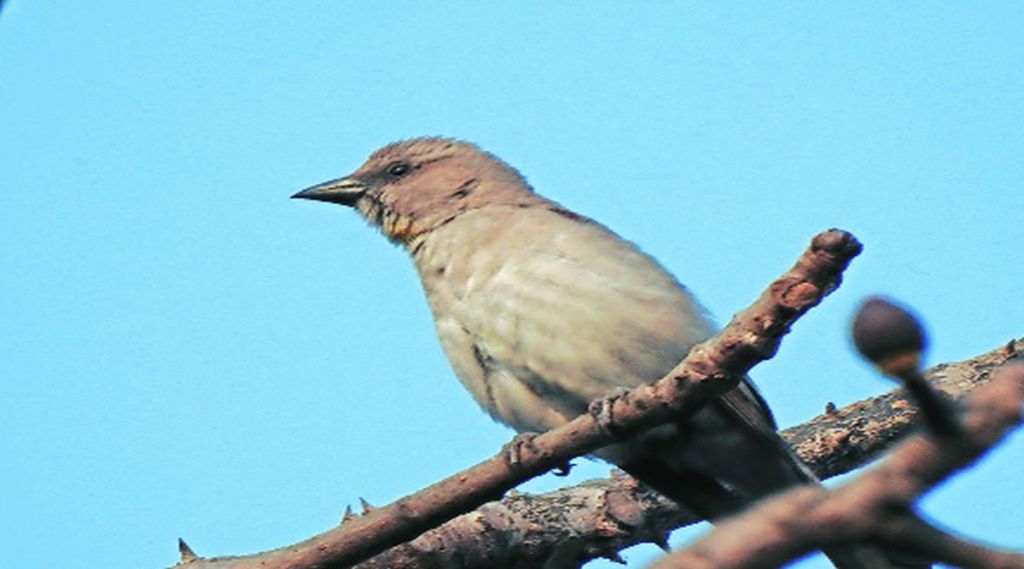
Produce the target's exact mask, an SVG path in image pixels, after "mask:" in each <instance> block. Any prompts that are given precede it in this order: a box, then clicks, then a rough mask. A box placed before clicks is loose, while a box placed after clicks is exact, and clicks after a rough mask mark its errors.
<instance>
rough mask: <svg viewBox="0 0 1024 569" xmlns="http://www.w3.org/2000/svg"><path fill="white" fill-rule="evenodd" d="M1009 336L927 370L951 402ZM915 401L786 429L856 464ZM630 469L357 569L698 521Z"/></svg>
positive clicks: (575, 547) (481, 518) (515, 550)
mask: <svg viewBox="0 0 1024 569" xmlns="http://www.w3.org/2000/svg"><path fill="white" fill-rule="evenodd" d="M1019 343H1020V345H1024V339H1022V340H1021V341H1019V342H1015V341H1011V342H1009V343H1007V344H1005V345H1003V346H1001V347H999V348H997V349H995V350H992V351H991V352H988V353H985V354H982V355H980V356H977V357H974V358H971V359H969V360H964V361H961V362H955V363H946V364H940V365H937V366H935V367H934V368H932V369H930V370H928V371H927V372H926V374H925V375H926V376H927V377H928V379H929V382H930V384H931V385H932V386H933V387H935V388H936V389H938V390H940V391H942V392H943V393H944V394H945V395H947V396H949V397H951V398H952V399H955V400H960V399H963V398H965V397H966V396H968V395H969V394H971V393H973V392H974V390H975V389H977V388H978V387H980V386H982V385H986V384H987V383H988V382H989V380H990V379H991V376H992V374H993V371H994V370H996V369H998V368H999V367H1001V366H1003V365H1005V364H1007V363H1008V362H1013V361H1018V360H1021V359H1022V358H1024V352H1020V351H1018V348H1017V346H1018V344H1019ZM916 414H917V411H916V408H915V407H914V406H913V405H911V404H910V403H909V401H908V400H907V398H906V394H905V392H904V391H903V390H902V389H895V390H893V391H891V392H889V393H886V394H883V395H880V396H877V397H873V398H871V399H867V400H864V401H861V402H857V403H854V404H851V405H849V406H847V407H844V408H842V409H839V410H837V411H832V412H829V413H826V414H824V415H821V416H819V417H817V418H815V419H813V420H811V421H809V422H807V423H804V424H802V425H798V426H795V427H792V428H790V429H787V430H785V431H783V433H782V435H783V437H785V438H786V439H787V441H789V443H790V444H791V445H793V446H794V448H795V449H796V450H797V452H798V454H799V455H800V457H801V458H802V459H803V460H804V461H805V462H807V463H808V464H810V465H812V467H813V468H814V470H815V471H816V472H817V474H818V475H819V476H821V477H823V478H824V477H831V476H834V475H838V474H842V473H844V472H847V471H850V470H853V469H855V468H857V467H858V466H860V465H862V464H864V463H865V462H867V461H869V460H871V459H872V458H874V457H875V456H877V455H878V454H879V453H881V452H883V451H884V450H886V449H888V448H889V447H890V446H892V444H893V442H894V441H896V440H897V439H898V438H899V437H901V436H902V435H905V434H906V433H907V432H909V431H910V430H911V429H913V428H914V420H915V417H916ZM699 519H700V518H698V517H697V516H695V515H693V514H691V513H689V512H687V511H685V510H683V509H682V508H680V507H679V505H678V504H676V503H675V502H672V501H671V500H668V499H666V498H663V497H662V496H660V495H659V494H657V493H656V492H654V491H652V490H648V489H646V488H645V487H644V486H642V485H640V484H639V483H638V482H636V481H635V480H634V479H632V478H630V477H629V476H626V475H623V474H620V475H618V476H615V475H613V476H612V477H611V478H610V479H602V480H591V481H588V482H584V483H583V484H579V485H577V486H573V487H569V488H562V489H560V490H557V491H554V492H548V493H545V494H539V495H529V494H515V495H510V496H508V497H506V498H504V499H503V500H501V501H500V502H492V503H489V504H486V505H484V506H482V507H481V508H479V509H477V510H476V511H474V512H471V513H469V514H466V515H463V516H459V517H458V518H455V519H454V520H452V521H450V522H448V523H446V524H444V525H443V526H441V527H440V528H438V529H435V530H431V531H429V532H427V533H426V534H424V535H422V536H421V537H419V538H417V539H416V540H414V541H413V542H411V543H409V544H404V545H401V546H398V547H394V548H392V549H390V550H388V551H387V552H385V553H383V554H381V555H378V556H377V557H374V558H373V559H371V560H369V561H367V562H365V563H361V564H360V565H359V568H360V569H392V568H393V569H404V568H408V569H412V568H417V567H450V566H459V567H461V568H462V569H487V568H490V567H503V568H506V569H532V568H535V567H540V566H542V565H543V564H544V562H545V560H547V559H550V558H552V557H553V556H557V555H569V554H572V555H576V556H577V557H576V558H575V559H576V560H577V562H578V563H581V562H583V561H586V560H588V559H592V558H595V557H601V556H603V555H606V554H607V553H608V552H611V551H618V550H621V549H624V548H626V547H629V546H631V545H636V544H638V543H646V542H652V543H659V542H661V543H664V539H665V535H666V534H667V533H668V532H669V531H671V530H672V529H675V528H678V527H681V526H683V525H687V524H690V523H693V522H695V521H699Z"/></svg>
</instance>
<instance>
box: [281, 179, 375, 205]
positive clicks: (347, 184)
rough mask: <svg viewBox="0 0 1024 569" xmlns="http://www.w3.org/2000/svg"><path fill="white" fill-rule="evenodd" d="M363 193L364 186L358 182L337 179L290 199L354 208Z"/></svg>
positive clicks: (303, 191) (307, 189) (312, 187)
mask: <svg viewBox="0 0 1024 569" xmlns="http://www.w3.org/2000/svg"><path fill="white" fill-rule="evenodd" d="M364 193H366V186H365V185H363V183H362V182H360V181H359V180H356V179H355V178H338V179H337V180H331V181H330V182H324V183H322V184H317V185H315V186H311V187H308V188H306V189H305V190H302V191H301V192H299V193H297V194H295V195H293V196H292V197H293V198H302V199H304V200H316V201H321V202H331V203H337V204H341V205H347V206H354V205H356V202H357V201H359V198H360V197H362V195H363V194H364Z"/></svg>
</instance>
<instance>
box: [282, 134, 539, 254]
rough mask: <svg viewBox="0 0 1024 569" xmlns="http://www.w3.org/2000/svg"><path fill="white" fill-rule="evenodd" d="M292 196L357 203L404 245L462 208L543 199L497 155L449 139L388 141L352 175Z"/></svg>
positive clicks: (455, 214)
mask: <svg viewBox="0 0 1024 569" xmlns="http://www.w3.org/2000/svg"><path fill="white" fill-rule="evenodd" d="M292 197H293V198H303V199H310V200H318V201H325V202H333V203H338V204H342V205H347V206H350V207H353V208H355V209H357V210H358V211H359V212H360V213H361V214H362V215H363V217H365V218H366V220H367V221H368V222H369V223H370V224H371V225H375V226H377V227H379V228H380V229H381V231H382V232H383V233H384V234H385V235H386V236H387V237H388V238H389V239H391V240H392V241H396V242H399V243H403V244H408V243H410V242H411V241H413V240H414V239H415V238H416V237H417V236H419V235H422V234H424V233H426V232H428V231H430V230H432V229H434V228H435V227H438V226H439V225H442V224H444V223H447V222H448V221H450V220H452V219H454V218H455V217H457V216H458V215H460V214H461V213H462V212H464V211H468V210H471V209H478V208H481V207H487V206H492V205H506V206H528V205H532V204H534V203H536V202H537V201H538V200H542V199H543V198H540V197H538V196H536V194H534V193H533V190H532V189H530V186H529V185H528V184H527V183H526V180H525V179H523V177H522V176H521V175H520V174H519V172H517V171H516V170H515V169H513V168H512V167H510V166H508V165H507V164H505V163H504V162H502V161H501V160H500V159H498V158H497V157H496V156H494V155H492V154H489V153H487V152H484V151H483V150H481V149H480V148H478V147H477V146H475V145H473V144H470V143H467V142H462V141H458V140H453V139H449V138H414V139H411V140H405V141H401V142H395V143H393V144H389V145H387V146H385V147H384V148H381V149H380V150H378V151H376V152H374V153H373V154H372V155H370V158H369V159H367V161H366V163H364V164H363V165H362V166H360V167H359V168H358V169H357V170H356V171H355V172H353V173H352V174H350V175H348V176H345V177H344V178H339V179H337V180H331V181H329V182H324V183H322V184H318V185H316V186H312V187H310V188H306V189H305V190H302V191H301V192H299V193H297V194H295V195H293V196H292Z"/></svg>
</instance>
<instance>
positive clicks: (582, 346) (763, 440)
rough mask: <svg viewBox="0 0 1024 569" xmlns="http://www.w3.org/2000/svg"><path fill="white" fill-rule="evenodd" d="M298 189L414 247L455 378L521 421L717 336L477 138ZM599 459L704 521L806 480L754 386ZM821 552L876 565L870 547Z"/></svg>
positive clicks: (432, 143)
mask: <svg viewBox="0 0 1024 569" xmlns="http://www.w3.org/2000/svg"><path fill="white" fill-rule="evenodd" d="M294 197H299V198H306V199H314V200H321V201H328V202H335V203H340V204H343V205H348V206H351V207H354V208H356V209H357V210H358V211H359V212H360V213H361V214H362V215H363V217H364V218H365V219H366V220H367V221H368V222H369V223H370V224H371V225H373V226H376V227H379V228H380V230H381V231H382V232H383V233H384V235H385V236H387V237H388V238H389V239H390V240H391V241H393V242H395V243H398V244H400V245H402V246H403V247H404V248H405V249H406V250H407V251H408V252H409V253H410V255H411V256H412V259H413V262H414V263H415V265H416V269H417V270H418V272H419V275H420V278H421V280H422V283H423V288H424V290H425V292H426V297H427V300H428V302H429V303H430V308H431V310H432V312H433V315H434V319H435V324H436V327H437V335H438V337H439V338H440V340H441V344H442V346H443V347H444V351H445V353H446V354H447V356H448V359H449V361H450V362H451V364H452V367H453V368H454V369H455V373H456V375H457V376H458V377H459V379H460V380H461V381H462V383H463V384H464V385H465V387H466V388H467V389H468V390H469V392H470V393H471V394H472V395H473V397H474V398H475V399H476V401H477V403H479V404H480V406H481V407H483V409H484V410H486V411H487V412H488V413H489V414H490V415H491V416H492V417H494V418H495V419H497V420H499V421H501V422H503V423H506V424H508V425H510V426H512V427H513V428H515V429H516V430H518V431H543V430H547V429H551V428H553V427H557V426H560V425H562V424H564V423H566V422H567V421H569V420H570V419H572V418H573V417H575V416H577V415H579V414H581V413H583V412H585V411H586V409H587V405H588V403H589V402H590V401H592V400H593V399H596V398H598V397H601V396H603V395H607V394H608V393H609V392H610V391H612V390H614V389H615V388H618V387H627V388H628V387H634V386H637V385H640V384H642V383H646V382H653V381H656V380H657V379H659V378H661V377H662V376H663V375H664V374H665V373H666V372H668V371H669V370H670V369H672V368H673V367H674V366H675V365H676V364H677V363H678V362H679V361H681V360H682V359H683V358H684V357H685V356H686V354H687V352H689V350H690V348H692V347H693V346H694V345H695V344H696V343H698V342H700V341H702V340H704V339H706V338H708V337H709V336H710V335H711V334H712V333H713V332H714V326H713V325H712V323H711V322H710V321H709V319H708V318H707V316H706V313H705V311H704V309H703V308H702V307H701V306H700V305H699V304H698V303H697V301H696V300H695V299H694V297H693V296H692V295H691V294H690V293H689V292H688V291H687V290H686V289H685V288H684V287H683V286H682V285H681V284H679V283H678V282H677V281H676V279H675V278H674V277H673V276H672V275H671V274H669V273H668V272H667V271H666V270H665V269H664V268H663V267H662V266H661V265H660V264H658V262H657V261H655V260H654V259H653V258H651V257H650V256H648V255H647V254H645V253H643V252H642V251H640V249H639V248H637V247H636V246H635V245H634V244H632V243H630V242H629V241H626V240H624V239H622V238H621V237H619V236H618V235H616V234H615V233H613V232H612V231H610V230H609V229H607V228H606V227H604V226H603V225H601V224H599V223H597V222H595V221H593V220H591V219H588V218H586V217H584V216H581V215H579V214H576V213H573V212H571V211H569V210H567V209H566V208H564V207H562V206H560V205H559V204H557V203H555V202H553V201H551V200H548V199H546V198H544V197H542V196H540V195H538V194H536V193H534V191H533V189H532V188H531V187H530V186H529V184H527V182H526V180H525V179H524V178H523V177H522V176H521V175H520V174H519V173H518V172H517V171H516V170H514V169H513V168H511V167H510V166H508V165H507V164H505V163H504V162H502V161H501V160H500V159H498V158H497V157H495V156H493V155H491V154H488V153H486V152H484V151H482V150H480V149H479V148H478V147H476V146H474V145H472V144H468V143H465V142H460V141H456V140H451V139H445V138H420V139H413V140H408V141H403V142H398V143H395V144H391V145H389V146H386V147H384V148H382V149H380V150H378V151H377V152H374V153H373V155H372V156H370V158H369V159H368V160H367V161H366V163H365V164H363V165H362V166H361V167H360V168H359V169H358V170H356V171H355V172H354V173H352V174H351V175H349V176H347V177H345V178H341V179H338V180H333V181H331V182H327V183H324V184H320V185H318V186H314V187H312V188H309V189H306V190H303V191H302V192H300V193H298V194H296V195H295V196H294ZM596 454H597V455H598V456H600V457H602V458H604V459H606V460H608V461H610V462H612V463H614V464H616V465H618V466H619V467H621V468H622V469H624V470H626V471H627V472H629V473H631V474H633V475H634V476H636V477H637V478H639V479H640V480H642V481H644V482H646V483H647V484H649V485H650V486H652V487H653V488H655V489H656V490H658V491H659V492H662V493H664V494H665V495H667V496H669V497H671V498H672V499H674V500H677V501H679V502H681V503H683V504H685V505H686V506H688V507H689V508H691V509H693V510H694V511H696V512H697V513H699V514H701V515H703V516H705V517H707V518H709V519H712V520H714V519H716V518H719V517H721V516H724V515H728V514H730V513H733V512H735V511H737V510H739V509H741V508H743V507H744V506H745V505H746V504H748V503H750V502H751V501H753V500H756V499H759V498H761V497H763V496H765V495H767V494H770V493H772V492H775V491H777V490H780V489H782V488H785V487H788V486H791V485H794V484H798V483H802V482H809V481H814V477H813V475H811V474H810V472H809V471H808V470H807V469H806V467H804V466H803V465H802V464H801V463H800V462H799V460H797V459H796V458H795V457H794V455H793V454H792V452H790V451H789V449H788V447H787V446H786V445H785V443H784V442H783V441H782V440H781V439H780V438H779V437H778V435H777V434H775V423H774V421H773V419H772V417H771V413H770V412H769V410H768V408H767V406H766V405H765V403H764V401H763V400H762V399H761V397H760V396H759V395H758V394H757V392H756V391H755V389H754V387H753V385H752V384H751V383H750V382H749V381H744V383H742V384H741V385H740V386H739V387H738V388H737V389H735V390H733V391H732V392H730V393H728V394H726V395H725V396H724V397H722V398H721V399H720V400H717V401H715V402H712V403H711V404H709V405H708V406H707V407H705V408H704V409H703V410H701V411H700V412H698V413H697V414H696V415H694V416H693V417H691V418H689V419H687V420H686V421H683V422H681V423H679V424H671V425H665V426H662V427H660V428H657V429H654V430H652V431H650V432H648V433H646V434H644V435H642V436H640V437H638V438H636V439H634V440H631V441H629V442H627V443H623V444H617V445H614V446H610V447H607V448H604V449H601V450H600V451H599V452H597V453H596ZM865 551H866V550H865ZM830 554H831V556H832V557H833V559H834V561H837V564H841V565H842V566H843V567H850V568H853V567H869V566H877V565H871V563H872V562H871V561H870V560H869V559H868V558H869V557H873V556H871V555H868V554H867V553H865V555H864V557H863V558H862V557H861V556H860V555H859V554H858V553H854V552H850V551H843V552H839V553H836V552H830ZM883 566H884V565H883Z"/></svg>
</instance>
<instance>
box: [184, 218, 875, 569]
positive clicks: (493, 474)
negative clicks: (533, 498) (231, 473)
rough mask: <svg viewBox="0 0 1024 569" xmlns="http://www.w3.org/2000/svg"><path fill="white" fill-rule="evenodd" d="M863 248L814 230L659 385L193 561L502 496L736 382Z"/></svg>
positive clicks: (356, 536)
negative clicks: (406, 486) (434, 478)
mask: <svg viewBox="0 0 1024 569" xmlns="http://www.w3.org/2000/svg"><path fill="white" fill-rule="evenodd" d="M860 251H861V245H860V243H859V242H857V240H856V239H855V238H854V237H853V236H852V235H850V234H849V233H846V232H844V231H839V230H830V231H826V232H823V233H821V234H819V235H817V236H815V237H814V239H813V240H812V242H811V246H810V247H809V248H808V249H807V251H805V252H804V254H803V255H801V256H800V258H799V259H798V260H797V262H796V264H795V265H794V266H793V268H791V269H790V270H789V271H787V272H786V273H785V274H783V275H782V277H780V278H779V279H777V280H776V281H775V282H773V283H772V284H771V285H770V287H769V288H768V290H767V291H766V292H765V293H763V294H762V295H761V297H760V298H759V299H758V300H757V301H755V302H754V304H753V305H751V306H750V307H749V308H747V309H746V310H744V311H743V312H741V313H739V314H737V315H736V316H735V317H734V318H733V320H732V321H731V322H730V323H729V324H728V325H727V326H726V327H725V329H723V330H722V332H721V333H719V334H718V335H717V336H715V337H713V338H711V339H710V340H708V341H706V342H704V343H702V344H700V345H698V346H696V347H694V349H693V350H692V351H691V352H690V354H689V355H688V356H687V357H686V359H685V360H684V361H683V362H681V363H680V364H679V365H678V366H676V368H675V369H673V370H672V371H671V372H670V373H669V374H668V375H666V377H664V378H662V379H661V380H659V381H658V382H657V383H655V384H652V385H645V386H641V387H638V388H636V389H633V390H631V391H628V392H622V393H620V394H616V395H614V396H611V397H608V398H606V399H603V400H599V401H597V402H595V404H594V405H592V407H591V412H590V413H586V414H584V415H581V416H580V417H577V418H576V419H574V420H573V421H571V422H569V423H568V424H566V425H565V426H563V427H560V428H558V429H555V430H552V431H549V432H547V433H543V434H540V435H536V436H534V437H529V438H519V439H517V441H514V442H513V444H512V445H510V447H509V448H508V449H506V451H504V452H501V453H499V454H497V455H495V456H494V457H492V458H490V459H488V460H486V461H484V462H482V463H480V464H478V465H476V466H475V467H473V468H471V469H468V470H465V471H463V472H461V473H458V474H456V475H454V476H451V477H449V478H447V479H445V480H443V481H441V482H438V483H436V484H434V485H432V486H430V487H428V488H427V489H425V490H423V491H420V492H417V493H415V494H412V495H410V496H406V497H404V498H401V499H399V500H398V501H396V502H394V503H392V504H390V505H388V506H384V507H381V508H378V509H376V510H374V511H372V512H368V513H367V514H366V515H363V516H360V517H358V518H355V519H353V520H350V521H349V522H347V523H345V524H343V525H341V526H339V527H338V528H335V529H333V530H330V531H328V532H325V533H323V534H320V535H318V536H315V537H313V538H310V539H308V540H306V541H304V542H301V543H298V544H295V545H292V546H288V547H285V548H281V549H276V550H272V551H268V552H264V553H260V554H256V555H251V556H246V557H231V558H213V559H203V558H192V559H189V560H187V561H186V560H184V559H183V563H181V564H179V566H183V565H185V564H187V565H188V566H189V568H190V569H198V568H203V569H207V568H216V569H224V568H234V569H238V568H243V567H254V568H255V567H260V568H261V569H276V568H300V567H320V568H327V567H347V566H350V565H353V564H355V563H358V562H359V561H363V560H365V559H367V558H369V557H371V556H373V555H375V554H377V553H380V552H382V551H384V550H386V549H387V548H389V547H393V546H395V545H398V544H400V543H403V542H406V541H408V540H410V539H413V538H415V537H416V536H417V535H419V534H421V533H423V532H424V531H426V530H428V529H430V528H433V527H436V526H438V525H440V524H441V523H443V522H445V521H447V520H449V519H451V518H453V517H455V516H457V515H458V514H460V513H463V512H467V511H469V510H472V509H473V508H476V507H479V506H481V505H482V504H484V503H485V502H488V501H490V500H494V499H497V498H500V497H501V495H502V494H504V493H505V492H507V491H508V490H510V489H512V488H513V487H515V486H516V485H518V484H520V483H522V482H524V481H526V480H528V479H530V478H532V477H534V476H537V475H539V474H543V473H544V472H546V471H548V470H550V469H552V468H556V467H558V466H561V465H564V464H565V463H566V462H567V461H568V460H569V459H571V458H573V457H576V456H580V455H582V454H586V453H588V452H591V451H593V450H595V449H597V448H600V447H602V446H605V445H607V444H609V443H612V442H615V441H617V440H622V439H624V438H629V437H630V436H632V435H635V434H637V433H639V432H641V431H643V430H645V429H647V428H650V427H652V426H655V425H657V424H659V423H663V422H667V421H669V420H672V419H675V418H678V417H680V416H686V415H688V414H691V413H693V412H695V411H696V410H698V409H699V408H700V407H701V406H702V405H703V404H704V403H705V402H707V401H709V400H711V399H713V398H714V397H716V396H718V395H721V394H722V393H724V392H726V391H728V390H729V389H732V388H734V387H735V386H736V385H737V384H738V381H739V378H740V377H742V376H743V375H744V374H746V373H747V372H748V371H749V370H750V368H752V367H753V366H754V365H756V364H757V363H760V362H761V361H764V360H766V359H768V358H770V357H772V356H773V355H774V354H775V352H776V351H777V350H778V347H779V344H780V342H781V339H782V336H784V335H785V334H786V333H787V332H788V331H789V328H790V327H791V326H792V324H793V323H794V322H795V321H796V320H797V319H798V318H799V317H800V316H802V315H803V314H804V313H805V312H807V310H809V309H810V308H812V307H814V306H815V305H817V304H818V303H819V302H821V300H822V299H823V298H824V297H825V296H826V295H828V294H829V293H831V292H832V291H833V290H835V288H836V287H838V286H839V283H840V282H841V274H842V271H843V270H844V269H845V268H846V266H847V264H848V263H849V262H850V260H851V259H852V258H853V257H855V256H856V255H858V254H859V253H860Z"/></svg>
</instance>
